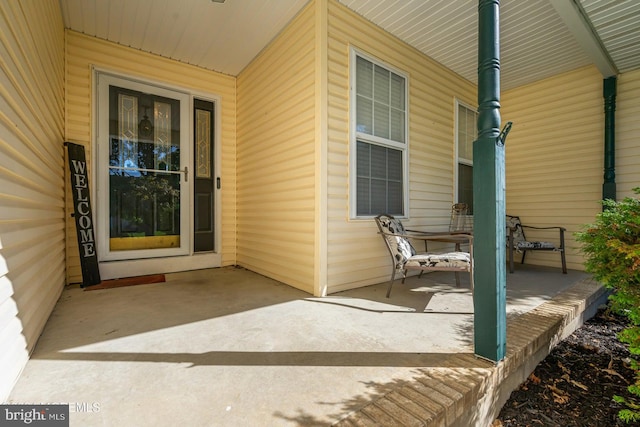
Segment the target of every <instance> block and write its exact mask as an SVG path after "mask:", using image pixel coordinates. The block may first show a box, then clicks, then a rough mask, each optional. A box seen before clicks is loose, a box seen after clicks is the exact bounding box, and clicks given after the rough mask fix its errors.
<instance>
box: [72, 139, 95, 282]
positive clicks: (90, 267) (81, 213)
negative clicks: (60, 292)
mask: <svg viewBox="0 0 640 427" xmlns="http://www.w3.org/2000/svg"><path fill="white" fill-rule="evenodd" d="M64 144H65V145H66V146H67V151H68V153H69V170H70V172H71V190H72V192H73V208H74V214H73V216H74V218H75V220H76V233H77V235H78V248H79V249H80V264H81V266H82V287H83V288H84V287H86V286H92V285H98V284H100V282H101V280H100V270H98V253H97V251H96V240H95V232H94V227H93V214H92V212H91V200H90V198H89V177H88V173H87V161H86V157H85V154H84V146H82V145H78V144H74V143H72V142H65V143H64Z"/></svg>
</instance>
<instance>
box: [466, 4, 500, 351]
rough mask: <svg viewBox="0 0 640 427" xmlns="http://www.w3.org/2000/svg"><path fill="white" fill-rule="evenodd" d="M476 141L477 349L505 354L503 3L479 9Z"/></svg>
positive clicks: (474, 209)
mask: <svg viewBox="0 0 640 427" xmlns="http://www.w3.org/2000/svg"><path fill="white" fill-rule="evenodd" d="M478 24H479V26H478V139H477V140H476V141H475V142H474V144H473V205H474V208H473V211H474V214H473V224H474V227H473V229H474V239H473V240H474V250H473V253H474V263H475V265H474V273H473V274H474V276H473V277H474V282H475V290H474V296H473V305H474V312H475V315H474V316H475V319H474V343H475V353H476V354H477V355H478V356H481V357H484V358H486V359H490V360H493V361H496V362H497V361H499V360H501V359H503V358H504V356H505V353H506V347H507V344H506V336H507V319H506V281H507V278H506V258H505V251H506V248H505V245H506V243H505V239H506V232H505V227H506V223H505V209H506V208H505V155H504V144H503V142H504V141H503V140H501V139H500V138H499V136H500V1H499V0H479V4H478Z"/></svg>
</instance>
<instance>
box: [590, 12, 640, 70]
mask: <svg viewBox="0 0 640 427" xmlns="http://www.w3.org/2000/svg"><path fill="white" fill-rule="evenodd" d="M580 5H581V6H582V9H583V10H584V12H585V14H586V15H587V17H588V19H589V21H591V25H592V26H593V29H594V30H595V31H596V33H597V35H598V37H599V39H600V40H601V42H602V44H603V45H604V47H605V48H606V50H607V52H608V54H609V57H610V58H611V59H612V60H613V63H614V64H615V67H616V68H617V69H618V71H620V72H621V73H624V72H627V71H631V70H635V69H638V68H640V1H638V0H616V1H613V0H580Z"/></svg>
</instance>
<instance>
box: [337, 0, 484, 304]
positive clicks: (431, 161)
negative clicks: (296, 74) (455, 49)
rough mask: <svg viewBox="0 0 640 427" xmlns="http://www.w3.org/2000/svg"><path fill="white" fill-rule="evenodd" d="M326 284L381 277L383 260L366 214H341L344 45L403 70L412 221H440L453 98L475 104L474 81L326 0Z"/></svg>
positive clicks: (345, 143) (448, 189)
mask: <svg viewBox="0 0 640 427" xmlns="http://www.w3.org/2000/svg"><path fill="white" fill-rule="evenodd" d="M328 14H329V19H328V21H329V35H328V48H327V50H328V153H327V159H328V161H327V170H328V189H327V192H328V195H327V197H328V200H327V216H328V218H327V221H328V226H327V228H328V242H327V246H328V255H327V256H328V267H327V270H328V271H327V275H328V289H329V292H336V291H339V290H343V289H348V288H354V287H358V286H363V285H368V284H372V283H379V282H382V281H386V280H388V279H389V277H390V267H391V261H390V259H389V255H388V253H387V250H386V248H385V246H384V243H383V242H382V239H381V238H380V236H379V235H377V234H376V233H377V231H378V230H377V228H376V226H375V224H374V221H373V220H349V197H350V193H349V191H350V190H349V120H350V118H349V48H350V46H353V47H356V48H357V49H359V50H360V51H362V52H364V53H366V54H368V55H371V56H373V57H375V58H377V59H379V60H381V61H383V62H385V63H387V64H389V65H391V66H393V67H395V68H397V69H399V70H401V71H403V72H405V73H407V74H408V76H409V81H408V83H409V95H408V96H409V162H410V163H409V198H410V200H409V209H408V213H409V219H407V220H404V222H405V223H406V224H407V225H409V226H412V227H423V228H425V229H438V230H442V229H444V228H446V226H447V225H448V218H449V213H450V209H451V204H452V203H453V200H454V199H453V197H454V195H453V184H454V172H453V171H454V161H455V159H454V119H455V114H454V99H455V98H458V99H460V100H461V101H463V102H465V103H466V104H469V105H476V102H475V98H476V91H475V86H474V85H473V84H471V83H470V82H468V81H466V80H464V79H462V78H461V77H459V76H458V75H456V74H454V73H453V72H451V71H450V70H448V69H446V68H444V67H442V66H441V65H439V64H438V63H436V62H435V61H433V60H431V59H430V58H428V57H426V56H424V55H423V54H421V53H420V52H418V51H417V50H415V49H413V48H411V47H410V46H408V45H407V44H405V43H403V42H401V41H400V40H398V39H397V38H395V37H393V36H391V35H390V34H388V33H386V32H385V31H383V30H381V29H380V28H379V27H376V26H375V25H373V24H371V23H370V22H368V21H366V20H364V19H362V18H361V17H360V16H358V15H357V14H355V13H353V12H351V11H350V10H348V9H347V8H345V7H343V6H342V5H340V4H339V3H337V2H336V1H334V0H330V1H329V11H328Z"/></svg>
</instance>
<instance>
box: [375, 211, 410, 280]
mask: <svg viewBox="0 0 640 427" xmlns="http://www.w3.org/2000/svg"><path fill="white" fill-rule="evenodd" d="M378 224H379V227H380V230H381V231H382V232H384V233H391V234H395V236H390V235H388V234H385V235H384V238H385V239H386V240H387V243H388V245H389V249H390V250H391V252H392V253H393V258H394V259H395V263H396V268H397V269H402V265H403V264H404V263H405V261H406V260H407V259H409V258H411V257H412V256H413V255H415V254H416V250H415V249H414V248H413V245H411V242H409V240H408V239H407V238H405V237H402V236H401V235H404V234H405V233H406V231H405V228H404V226H403V225H402V222H401V221H400V220H397V219H395V218H393V217H390V216H387V215H380V216H379V217H378Z"/></svg>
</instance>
